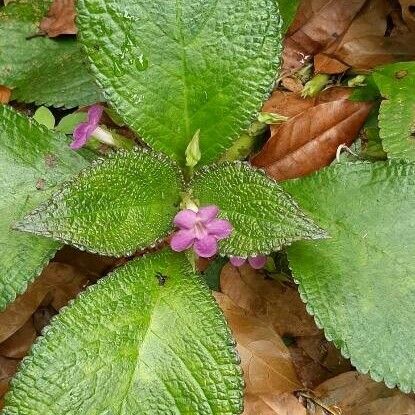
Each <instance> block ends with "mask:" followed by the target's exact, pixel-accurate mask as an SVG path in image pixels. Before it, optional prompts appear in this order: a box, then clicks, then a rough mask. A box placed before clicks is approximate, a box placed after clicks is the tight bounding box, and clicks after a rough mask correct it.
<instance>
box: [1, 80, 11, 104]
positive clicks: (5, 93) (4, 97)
mask: <svg viewBox="0 0 415 415" xmlns="http://www.w3.org/2000/svg"><path fill="white" fill-rule="evenodd" d="M11 95H12V90H11V89H10V88H7V86H3V85H0V104H7V103H8V102H9V101H10V97H11Z"/></svg>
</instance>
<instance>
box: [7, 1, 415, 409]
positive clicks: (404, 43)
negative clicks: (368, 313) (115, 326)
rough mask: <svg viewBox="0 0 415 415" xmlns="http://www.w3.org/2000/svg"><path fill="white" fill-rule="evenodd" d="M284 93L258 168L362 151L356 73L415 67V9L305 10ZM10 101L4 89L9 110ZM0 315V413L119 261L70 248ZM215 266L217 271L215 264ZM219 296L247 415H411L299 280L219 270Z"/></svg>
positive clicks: (69, 17)
mask: <svg viewBox="0 0 415 415" xmlns="http://www.w3.org/2000/svg"><path fill="white" fill-rule="evenodd" d="M40 31H41V32H42V33H45V34H46V35H47V36H49V37H57V36H61V35H67V34H70V35H73V34H76V32H77V30H76V27H75V11H74V2H73V0H55V1H54V2H53V3H52V4H51V7H50V9H49V12H48V15H47V16H45V18H44V19H43V20H42V22H41V24H40ZM283 57H284V63H283V70H282V75H281V78H280V79H279V81H280V84H279V86H278V87H277V89H276V90H275V91H274V93H273V94H272V96H271V98H270V99H269V100H268V101H267V102H266V103H265V104H264V107H263V111H264V112H269V113H275V114H279V115H283V116H286V117H288V120H287V121H285V122H283V123H279V124H275V125H271V126H270V132H269V140H268V141H267V142H266V144H265V146H264V147H263V148H262V149H260V151H259V152H258V153H257V154H256V155H254V157H253V158H252V163H253V164H254V165H256V166H258V167H261V168H263V169H265V171H266V172H267V173H268V174H270V175H271V176H273V177H274V178H276V179H278V180H286V179H289V178H294V177H301V176H304V175H307V174H310V173H311V172H314V171H316V170H319V169H320V168H322V167H324V166H326V165H329V164H330V163H332V162H333V160H334V159H335V157H336V152H337V150H338V148H339V146H340V145H346V146H351V145H353V143H354V142H355V140H356V139H358V138H359V133H360V132H361V129H362V127H363V126H364V124H365V122H366V120H367V117H368V116H369V114H370V113H371V112H372V110H373V103H372V102H369V101H361V102H356V101H352V100H351V99H350V97H351V95H352V94H353V91H354V88H351V87H347V86H345V83H344V82H342V81H343V79H344V78H345V77H347V76H348V75H347V74H352V75H353V76H355V75H356V74H359V73H364V74H366V73H367V71H368V70H370V69H372V68H374V67H375V66H378V65H379V64H384V63H389V62H396V61H405V60H411V59H414V58H415V2H414V1H412V0H400V1H399V2H398V1H388V0H352V1H346V0H303V1H301V3H300V6H299V8H298V12H297V14H296V16H295V18H294V21H293V23H292V25H291V26H290V28H289V29H288V32H287V35H286V38H285V47H284V54H283ZM313 73H314V74H318V73H323V74H329V75H331V76H332V77H331V79H330V82H329V84H328V85H327V88H324V90H323V91H322V92H321V93H319V94H317V95H316V96H314V97H302V96H301V91H302V89H303V86H304V84H305V83H306V82H307V80H310V79H311V78H312V75H313ZM10 95H11V90H10V89H8V88H5V87H0V101H1V102H2V103H7V102H8V101H9V100H10ZM54 261H55V262H52V263H51V264H50V265H49V266H48V267H47V268H46V269H45V270H44V272H43V273H42V275H41V277H40V278H39V279H38V280H37V281H36V282H34V283H33V284H32V285H31V286H30V287H29V289H28V291H27V292H26V293H25V294H24V295H22V296H20V297H19V298H18V299H17V300H16V301H15V302H14V303H13V304H11V305H10V306H9V307H8V308H7V309H6V310H5V311H4V312H3V313H1V314H0V409H1V407H2V403H3V396H4V394H5V393H6V391H7V388H8V383H9V381H10V378H11V377H12V376H13V375H14V373H15V372H16V370H17V367H18V364H19V362H20V360H21V358H23V357H24V356H25V355H26V354H27V352H28V350H29V348H30V346H31V344H32V343H33V341H34V340H35V338H36V337H37V336H38V335H39V334H40V333H41V330H42V329H43V327H45V326H46V325H47V324H48V322H49V321H50V318H52V317H53V316H54V315H55V314H56V313H57V312H58V311H59V309H61V308H62V307H64V306H65V305H67V304H68V302H69V301H70V300H71V299H73V298H75V297H76V296H77V295H78V294H79V293H80V292H81V291H82V290H83V289H84V288H85V287H86V286H88V285H89V284H91V283H94V282H95V281H96V280H97V279H98V278H100V277H102V276H103V275H105V274H106V273H107V272H108V271H109V270H111V269H112V268H113V267H114V266H115V265H116V264H117V262H116V261H114V260H112V259H109V258H108V259H106V258H98V257H96V256H93V255H89V254H85V253H82V252H79V251H76V250H72V249H69V248H64V250H63V251H61V252H60V253H58V254H57V257H56V258H55V260H54ZM205 265H206V264H205ZM220 270H222V271H221V273H220V279H219V275H218V280H220V290H221V292H215V297H216V299H217V301H218V303H219V305H220V307H221V308H222V310H223V312H224V314H225V317H226V318H227V320H228V322H229V325H230V327H231V330H232V331H233V334H234V336H235V339H236V341H237V344H238V345H237V348H238V351H239V354H240V356H241V362H242V367H243V369H244V376H245V383H246V390H245V411H244V415H309V414H310V415H338V414H342V415H386V414H387V415H409V414H415V401H414V399H413V397H412V396H411V395H405V394H403V393H401V392H399V391H397V390H394V389H388V388H387V387H386V386H384V385H383V384H381V383H376V382H374V381H373V380H371V379H370V378H369V377H367V376H365V375H361V374H358V373H357V372H355V371H353V367H352V366H351V364H350V362H349V361H348V360H346V359H344V358H343V357H342V356H341V354H340V352H339V351H338V350H337V349H335V348H334V346H333V345H332V344H331V343H330V342H328V341H327V340H326V339H325V338H324V335H323V333H322V332H321V330H319V328H318V327H317V326H316V325H315V322H314V320H313V319H312V317H310V315H309V314H308V313H307V311H306V307H305V305H304V304H303V302H302V301H301V298H300V296H299V294H298V291H297V289H296V287H295V285H294V284H293V283H292V282H291V281H288V282H287V281H284V282H282V280H278V278H277V279H274V278H269V276H268V275H267V274H266V273H264V272H262V271H254V270H252V269H251V268H250V267H249V266H244V267H242V268H240V269H236V268H234V267H232V266H231V265H229V264H228V265H225V267H223V268H222V266H221V267H218V272H220Z"/></svg>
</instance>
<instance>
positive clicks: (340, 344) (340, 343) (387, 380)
mask: <svg viewBox="0 0 415 415" xmlns="http://www.w3.org/2000/svg"><path fill="white" fill-rule="evenodd" d="M356 164H357V165H362V166H363V165H367V166H368V165H372V164H385V165H388V166H392V165H402V166H405V165H408V164H409V165H414V166H415V163H414V162H408V161H405V160H402V159H397V160H389V161H386V162H384V161H379V162H376V163H371V162H369V161H366V160H363V161H354V162H345V163H342V164H335V165H332V166H329V167H326V168H324V170H325V169H329V168H331V169H341V168H342V167H344V165H356ZM316 174H318V172H316V173H313V175H316ZM294 180H301V179H294ZM288 267H289V269H290V271H291V273H292V276H293V280H294V282H295V283H296V284H297V286H298V291H299V293H300V298H301V300H302V302H303V303H304V304H305V305H306V310H307V312H308V314H310V315H311V316H312V317H313V319H314V321H315V323H316V325H317V327H318V328H319V329H321V330H323V333H324V337H325V338H326V340H328V341H329V342H332V343H333V344H334V345H335V346H336V348H337V349H339V350H340V353H341V355H342V356H343V357H344V358H345V359H349V360H350V362H351V364H352V366H354V367H355V368H356V369H357V371H358V372H360V373H362V374H364V375H369V376H370V377H371V379H373V380H374V381H375V382H383V383H384V384H385V385H386V386H387V387H388V388H389V389H394V388H395V387H398V388H399V389H400V390H401V391H402V392H404V393H411V392H415V382H414V383H413V384H412V385H406V384H404V385H402V384H399V383H398V382H397V381H396V380H393V379H391V377H388V374H387V373H386V374H384V375H382V376H381V377H379V376H376V375H374V374H373V371H372V369H371V368H370V367H367V366H366V367H364V366H363V365H362V364H360V363H358V362H356V360H355V359H354V357H353V356H351V355H350V353H349V351H348V349H347V341H346V340H344V339H335V338H334V337H332V336H331V335H330V333H328V331H327V329H326V328H325V327H324V324H323V323H322V321H321V320H320V317H319V316H318V312H316V310H315V307H314V306H313V305H312V303H311V302H310V301H309V298H308V295H307V290H306V289H305V287H303V285H302V284H301V281H300V280H299V279H298V278H297V277H296V273H295V272H294V270H293V266H292V265H291V260H290V257H289V255H288ZM371 363H373V361H372V362H371ZM372 366H373V364H372ZM389 372H390V373H389V375H390V374H391V370H390V371H389Z"/></svg>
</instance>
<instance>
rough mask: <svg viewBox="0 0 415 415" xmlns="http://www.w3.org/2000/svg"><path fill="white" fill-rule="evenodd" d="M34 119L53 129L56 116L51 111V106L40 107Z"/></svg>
mask: <svg viewBox="0 0 415 415" xmlns="http://www.w3.org/2000/svg"><path fill="white" fill-rule="evenodd" d="M33 119H34V120H35V121H37V122H38V123H39V124H42V125H44V126H45V127H46V128H47V129H48V130H53V128H54V127H55V117H54V116H53V114H52V113H51V111H50V109H49V108H46V107H39V108H38V109H37V110H36V111H35V113H34V115H33Z"/></svg>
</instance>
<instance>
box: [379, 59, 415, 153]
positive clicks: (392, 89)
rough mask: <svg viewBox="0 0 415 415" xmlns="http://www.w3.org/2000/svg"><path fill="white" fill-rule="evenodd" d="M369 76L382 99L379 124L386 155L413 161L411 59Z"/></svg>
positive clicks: (414, 77)
mask: <svg viewBox="0 0 415 415" xmlns="http://www.w3.org/2000/svg"><path fill="white" fill-rule="evenodd" d="M373 79H374V80H375V82H376V84H377V86H378V88H379V90H380V92H381V94H382V96H383V97H384V98H385V100H384V101H383V102H382V104H381V107H380V113H379V127H380V137H381V139H382V143H383V147H384V149H385V151H386V153H388V157H389V158H390V159H404V160H408V161H415V95H414V90H415V62H403V63H395V64H391V65H387V66H384V67H383V68H380V69H377V70H376V71H375V72H374V73H373Z"/></svg>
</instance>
